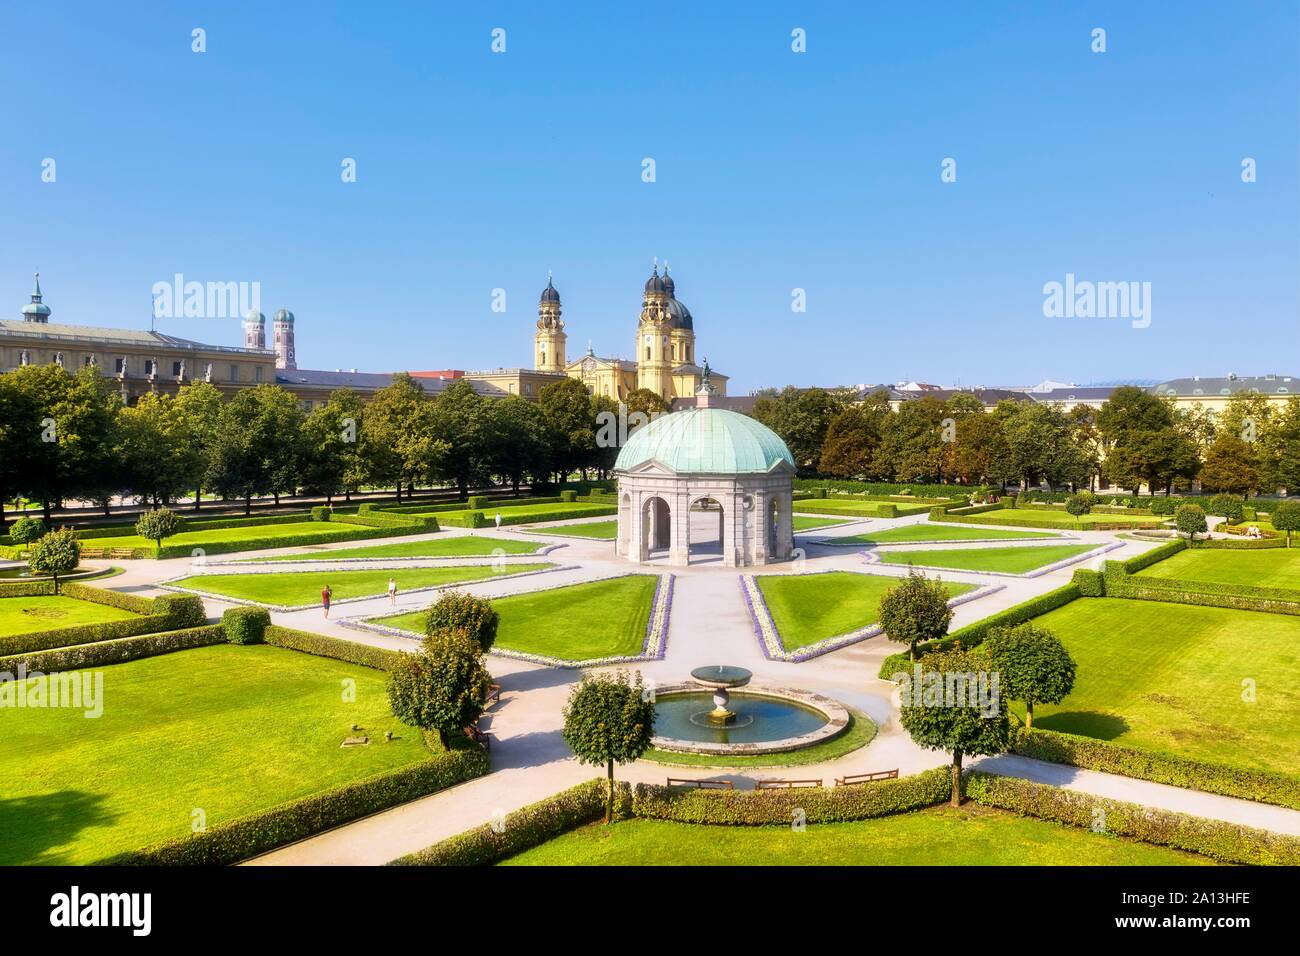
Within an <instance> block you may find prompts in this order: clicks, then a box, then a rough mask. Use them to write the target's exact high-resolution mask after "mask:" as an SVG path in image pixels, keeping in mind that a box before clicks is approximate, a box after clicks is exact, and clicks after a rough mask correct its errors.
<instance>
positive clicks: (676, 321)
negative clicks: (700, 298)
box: [664, 261, 695, 368]
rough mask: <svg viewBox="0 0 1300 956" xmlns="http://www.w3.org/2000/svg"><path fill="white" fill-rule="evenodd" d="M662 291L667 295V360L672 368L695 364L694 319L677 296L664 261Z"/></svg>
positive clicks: (675, 285) (674, 284)
mask: <svg viewBox="0 0 1300 956" xmlns="http://www.w3.org/2000/svg"><path fill="white" fill-rule="evenodd" d="M664 292H665V293H666V294H667V296H668V302H667V305H666V306H665V308H666V309H667V312H668V361H669V362H670V363H671V364H672V367H673V368H677V367H678V366H679V365H693V364H695V319H694V318H692V316H691V310H690V309H688V308H686V303H684V302H682V301H681V300H680V299H678V298H677V284H676V283H675V282H673V277H672V276H671V275H669V273H668V263H667V262H666V261H665V262H664Z"/></svg>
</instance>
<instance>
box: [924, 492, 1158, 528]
mask: <svg viewBox="0 0 1300 956" xmlns="http://www.w3.org/2000/svg"><path fill="white" fill-rule="evenodd" d="M1008 500H1009V499H1008ZM976 507H981V508H989V509H990V510H997V509H998V508H1000V507H1001V505H993V506H991V507H990V506H988V505H977V506H976ZM930 520H931V521H952V522H956V523H958V524H991V525H998V526H1005V527H1009V528H1043V529H1045V530H1049V531H1137V530H1139V529H1143V528H1146V529H1152V528H1161V527H1163V526H1164V525H1163V523H1162V522H1161V521H1159V520H1157V519H1154V518H1153V519H1152V520H1151V521H1123V522H1106V521H1089V522H1081V521H1060V520H1057V521H1050V520H1048V519H1046V518H1022V517H1020V516H1018V515H1016V516H1011V517H1004V516H1002V515H986V514H981V515H974V514H973V513H972V512H971V511H970V510H968V509H957V510H954V511H949V512H948V513H946V514H942V513H940V514H936V511H935V510H931V512H930Z"/></svg>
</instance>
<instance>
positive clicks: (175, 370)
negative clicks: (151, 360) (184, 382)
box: [172, 362, 181, 376]
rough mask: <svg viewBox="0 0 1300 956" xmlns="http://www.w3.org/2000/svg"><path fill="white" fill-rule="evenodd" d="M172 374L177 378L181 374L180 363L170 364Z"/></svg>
mask: <svg viewBox="0 0 1300 956" xmlns="http://www.w3.org/2000/svg"><path fill="white" fill-rule="evenodd" d="M172 374H173V375H177V376H179V375H180V374H181V363H180V362H172Z"/></svg>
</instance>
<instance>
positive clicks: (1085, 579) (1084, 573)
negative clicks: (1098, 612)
mask: <svg viewBox="0 0 1300 956" xmlns="http://www.w3.org/2000/svg"><path fill="white" fill-rule="evenodd" d="M1071 582H1072V583H1073V584H1074V585H1075V586H1076V587H1077V588H1078V589H1079V596H1080V597H1104V596H1105V595H1106V587H1105V584H1104V581H1103V578H1102V576H1101V572H1100V571H1093V570H1092V569H1090V568H1077V569H1076V570H1075V572H1074V577H1073V578H1071Z"/></svg>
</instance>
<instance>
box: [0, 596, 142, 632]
mask: <svg viewBox="0 0 1300 956" xmlns="http://www.w3.org/2000/svg"><path fill="white" fill-rule="evenodd" d="M133 617H139V615H138V614H132V613H131V612H130V611H123V610H121V609H120V608H115V607H109V606H108V605H107V604H96V603H94V602H93V601H78V600H77V599H76V598H70V597H64V596H63V595H62V594H60V595H50V596H48V597H10V598H0V637H12V636H13V635H15V634H32V633H34V632H36V631H52V630H54V629H55V628H60V627H74V626H76V625H78V624H100V623H102V622H104V621H124V620H127V619H128V618H133Z"/></svg>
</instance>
